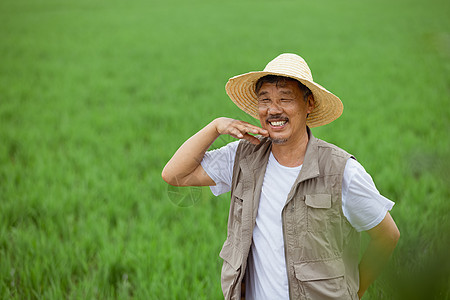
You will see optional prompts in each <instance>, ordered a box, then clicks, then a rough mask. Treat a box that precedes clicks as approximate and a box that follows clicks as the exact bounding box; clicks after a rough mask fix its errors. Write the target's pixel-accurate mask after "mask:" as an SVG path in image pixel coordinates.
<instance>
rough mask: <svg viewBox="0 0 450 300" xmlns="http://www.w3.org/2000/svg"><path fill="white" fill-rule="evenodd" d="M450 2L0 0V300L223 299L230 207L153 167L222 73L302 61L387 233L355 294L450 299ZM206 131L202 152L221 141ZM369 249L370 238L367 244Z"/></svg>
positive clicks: (220, 105) (204, 107) (329, 133)
mask: <svg viewBox="0 0 450 300" xmlns="http://www.w3.org/2000/svg"><path fill="white" fill-rule="evenodd" d="M449 12H450V2H449V1H443V0H442V1H440V0H430V1H419V0H411V1H407V0H397V1H387V0H380V1H359V0H358V1H357V0H344V1H332V0H324V1H314V2H313V1H289V0H281V1H266V0H263V1H246V0H242V1H237V0H232V1H226V2H223V1H204V0H194V1H179V0H168V1H154V0H148V1H142V0H135V1H118V0H114V1H106V0H90V1H87V0H81V1H56V0H40V1H30V0H23V1H13V0H2V1H1V2H0V20H1V23H0V24H1V26H0V298H1V299H220V298H221V289H220V267H221V259H220V258H219V257H218V253H219V251H220V248H221V246H222V243H223V241H224V240H225V237H226V222H227V217H228V205H229V204H228V202H229V200H228V197H229V195H222V196H220V197H217V198H216V197H214V196H212V194H211V193H210V192H209V189H208V188H184V189H180V188H173V187H169V186H167V184H165V183H164V182H163V181H162V179H161V177H160V173H161V170H162V168H163V166H164V165H165V163H166V162H167V161H168V159H169V158H170V157H171V155H172V154H173V153H174V152H175V150H176V149H177V148H178V147H179V146H180V145H181V143H182V142H183V141H184V140H186V139H187V138H188V137H189V136H190V135H192V134H193V133H195V132H196V131H198V130H199V129H200V128H202V127H203V126H204V125H206V124H207V123H208V122H210V121H212V120H213V119H214V118H216V117H219V116H228V117H233V118H239V119H243V120H246V121H251V122H253V123H255V124H257V122H256V120H251V118H250V117H248V116H246V115H245V114H244V113H243V112H241V111H239V109H238V108H237V107H235V106H234V104H233V103H232V102H231V101H230V100H229V99H228V98H227V96H226V94H225V90H224V85H225V83H226V81H227V80H228V78H229V77H231V76H234V75H237V74H241V73H245V72H248V71H252V70H261V69H262V68H263V67H264V65H265V64H266V63H267V62H268V61H269V60H271V59H272V58H274V57H275V56H277V55H278V54H280V53H283V52H293V53H297V54H300V55H301V56H303V57H304V58H305V59H306V61H307V62H308V64H309V66H310V67H311V69H312V72H313V75H314V79H315V81H317V82H319V83H320V84H322V85H323V86H325V87H326V88H327V89H329V90H330V91H332V92H333V93H335V94H337V95H338V96H339V97H340V98H341V99H342V101H343V102H344V106H345V109H344V114H343V115H342V117H341V118H339V119H338V120H336V121H335V122H333V123H331V124H329V125H326V126H324V127H320V128H315V129H313V133H314V135H315V136H317V137H319V138H322V139H325V140H327V141H329V142H332V143H335V144H337V145H339V146H340V147H342V148H344V149H346V150H347V151H349V152H351V153H353V154H354V155H355V156H356V157H357V158H358V160H359V161H360V162H361V163H362V164H363V165H364V166H365V168H366V169H367V170H368V172H369V173H370V174H372V176H373V178H374V180H375V182H376V184H377V187H378V189H379V190H380V191H381V193H382V194H383V195H385V196H386V197H388V198H390V199H392V200H393V201H395V202H396V205H395V207H394V209H393V210H392V215H393V217H394V219H395V220H396V222H397V225H398V226H399V229H400V231H401V234H402V236H401V239H400V242H399V244H398V247H397V249H396V251H395V253H394V255H393V257H392V259H391V262H390V265H389V267H388V268H387V269H386V270H385V272H384V273H383V274H382V276H381V277H380V278H379V279H378V280H377V281H376V282H375V284H374V285H372V286H371V288H370V289H369V291H368V292H367V294H366V295H365V297H364V299H448V298H449V286H450V264H449V259H448V248H449V246H450V239H449V233H450V230H449V229H450V222H449V213H450V204H449V203H450V202H449V200H450V199H449V198H450V197H449V196H450V190H449V186H450V180H449V175H450V174H449V170H450V163H449V152H450V151H449V146H450V145H449V141H450V139H449V132H450V130H449V129H450V105H449V104H450V103H449V102H450V101H449V100H450V97H449V94H450V93H449V91H450V76H449V71H450V63H449V58H450V21H449ZM231 140H232V139H231V138H227V137H221V138H219V139H218V140H217V141H216V142H215V144H214V145H213V147H219V146H221V145H224V144H225V143H227V142H229V141H231ZM365 242H367V239H365Z"/></svg>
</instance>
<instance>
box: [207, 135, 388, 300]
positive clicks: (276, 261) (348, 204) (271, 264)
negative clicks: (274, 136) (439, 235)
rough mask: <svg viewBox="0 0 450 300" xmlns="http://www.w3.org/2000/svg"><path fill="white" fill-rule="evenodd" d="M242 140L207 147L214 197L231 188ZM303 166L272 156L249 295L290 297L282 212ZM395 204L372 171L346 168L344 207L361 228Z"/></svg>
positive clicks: (354, 164)
mask: <svg viewBox="0 0 450 300" xmlns="http://www.w3.org/2000/svg"><path fill="white" fill-rule="evenodd" d="M238 144H239V141H236V142H232V143H230V144H228V145H226V146H224V147H222V148H220V149H217V150H212V151H208V152H207V153H206V154H205V157H204V158H203V160H202V162H201V165H202V167H203V169H204V170H205V171H206V173H207V174H208V175H209V176H210V177H211V179H212V180H213V181H214V182H215V183H216V185H215V186H211V191H212V192H213V194H214V195H216V196H217V195H220V194H223V193H226V192H229V191H230V190H231V181H232V176H233V166H234V158H235V156H236V149H237V146H238ZM300 170H301V166H299V167H294V168H290V167H285V166H283V165H280V164H279V163H278V161H277V160H276V159H275V157H274V156H273V155H272V153H271V154H270V157H269V161H268V164H267V167H266V172H265V175H264V181H263V185H262V189H261V198H260V203H259V207H258V213H257V216H256V224H255V228H254V229H253V242H252V257H253V259H252V260H250V259H249V261H248V272H250V274H251V275H250V276H247V279H249V280H247V282H246V299H258V300H259V299H289V290H288V289H289V288H288V278H287V272H286V262H285V255H284V240H283V231H282V221H281V211H282V209H283V207H284V204H285V202H286V199H287V196H288V194H289V192H290V190H291V187H292V185H293V184H294V182H295V180H296V179H297V177H298V174H299V172H300ZM393 205H394V203H393V202H392V201H390V200H389V199H387V198H385V197H383V196H382V195H380V193H379V192H378V190H377V189H376V187H375V184H374V183H373V180H372V178H371V177H370V175H369V174H368V173H367V172H366V171H365V170H364V168H363V167H362V166H361V164H359V163H358V162H357V161H356V160H354V159H349V160H348V161H347V164H346V166H345V170H344V176H343V182H342V210H343V213H344V216H345V217H346V218H347V220H348V221H349V222H350V224H351V225H352V226H353V227H354V228H355V229H356V230H357V231H364V230H369V229H371V228H373V227H375V226H376V225H378V224H379V223H380V222H381V221H382V220H383V218H384V217H385V215H386V212H387V211H388V210H391V209H392V207H393Z"/></svg>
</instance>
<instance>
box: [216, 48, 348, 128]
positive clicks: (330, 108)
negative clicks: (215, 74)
mask: <svg viewBox="0 0 450 300" xmlns="http://www.w3.org/2000/svg"><path fill="white" fill-rule="evenodd" d="M266 75H279V76H284V77H290V78H293V79H296V80H298V81H300V82H301V83H303V84H304V85H306V86H307V87H308V88H309V89H310V90H311V92H312V93H313V95H314V100H315V108H314V110H313V111H312V112H311V113H310V114H309V116H308V118H307V119H306V124H307V125H308V126H309V127H318V126H322V125H325V124H328V123H330V122H332V121H334V120H336V119H337V118H339V116H340V115H341V114H342V111H343V109H344V106H343V104H342V102H341V100H340V99H339V98H338V97H337V96H335V95H333V94H332V93H331V92H329V91H327V90H326V89H325V88H324V87H322V86H321V85H319V84H317V83H315V82H314V81H313V78H312V74H311V70H310V69H309V67H308V65H307V64H306V62H305V60H304V59H303V58H301V57H300V56H298V55H296V54H291V53H284V54H281V55H279V56H277V57H276V58H275V59H273V60H272V61H271V62H269V63H268V64H267V66H266V67H265V68H264V70H263V71H261V72H250V73H245V74H242V75H238V76H235V77H232V78H230V80H228V82H227V84H226V86H225V90H226V92H227V94H228V96H229V97H230V98H231V100H232V101H233V102H234V103H235V104H236V105H237V106H238V107H239V108H240V109H242V110H243V111H244V112H246V113H247V114H249V115H251V116H252V117H254V118H257V119H259V117H258V103H257V97H256V93H255V86H256V82H257V81H258V79H259V78H261V77H263V76H266Z"/></svg>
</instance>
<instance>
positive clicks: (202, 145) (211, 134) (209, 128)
mask: <svg viewBox="0 0 450 300" xmlns="http://www.w3.org/2000/svg"><path fill="white" fill-rule="evenodd" d="M215 122H216V120H214V121H212V122H211V123H209V124H208V125H206V126H205V127H204V128H203V129H201V130H200V131H199V132H197V133H196V134H195V135H193V136H192V137H191V138H189V139H188V140H187V141H186V142H184V143H183V145H181V147H180V148H179V149H178V150H177V151H176V152H175V154H174V155H173V156H172V158H171V159H170V160H169V162H168V163H167V164H166V166H165V167H164V170H163V172H162V177H163V178H164V180H165V181H167V182H168V183H170V184H172V185H183V184H182V181H183V178H185V177H186V176H188V175H189V174H191V173H192V172H194V170H195V169H196V168H197V167H198V166H199V164H200V162H201V161H202V159H203V156H204V155H205V152H206V151H207V150H208V148H209V147H210V146H211V144H212V143H213V142H214V141H215V140H216V139H217V137H218V136H219V133H218V132H217V129H216V123H215Z"/></svg>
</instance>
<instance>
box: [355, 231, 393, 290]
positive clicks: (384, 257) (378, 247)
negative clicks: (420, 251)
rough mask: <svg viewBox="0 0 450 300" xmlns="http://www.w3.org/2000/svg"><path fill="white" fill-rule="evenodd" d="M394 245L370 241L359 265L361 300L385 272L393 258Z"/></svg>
mask: <svg viewBox="0 0 450 300" xmlns="http://www.w3.org/2000/svg"><path fill="white" fill-rule="evenodd" d="M394 247H395V244H394V245H384V244H383V243H380V242H377V241H374V240H372V241H370V243H369V245H368V246H367V250H366V252H365V253H364V255H363V257H362V259H361V262H360V264H359V291H358V296H359V298H361V297H362V295H363V294H364V293H365V292H366V290H367V288H368V287H369V286H370V285H371V284H372V282H373V281H375V279H376V278H377V277H378V275H379V274H380V273H381V271H382V270H383V268H384V266H385V265H386V263H387V262H388V260H389V257H390V256H391V254H392V252H393V250H394Z"/></svg>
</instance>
